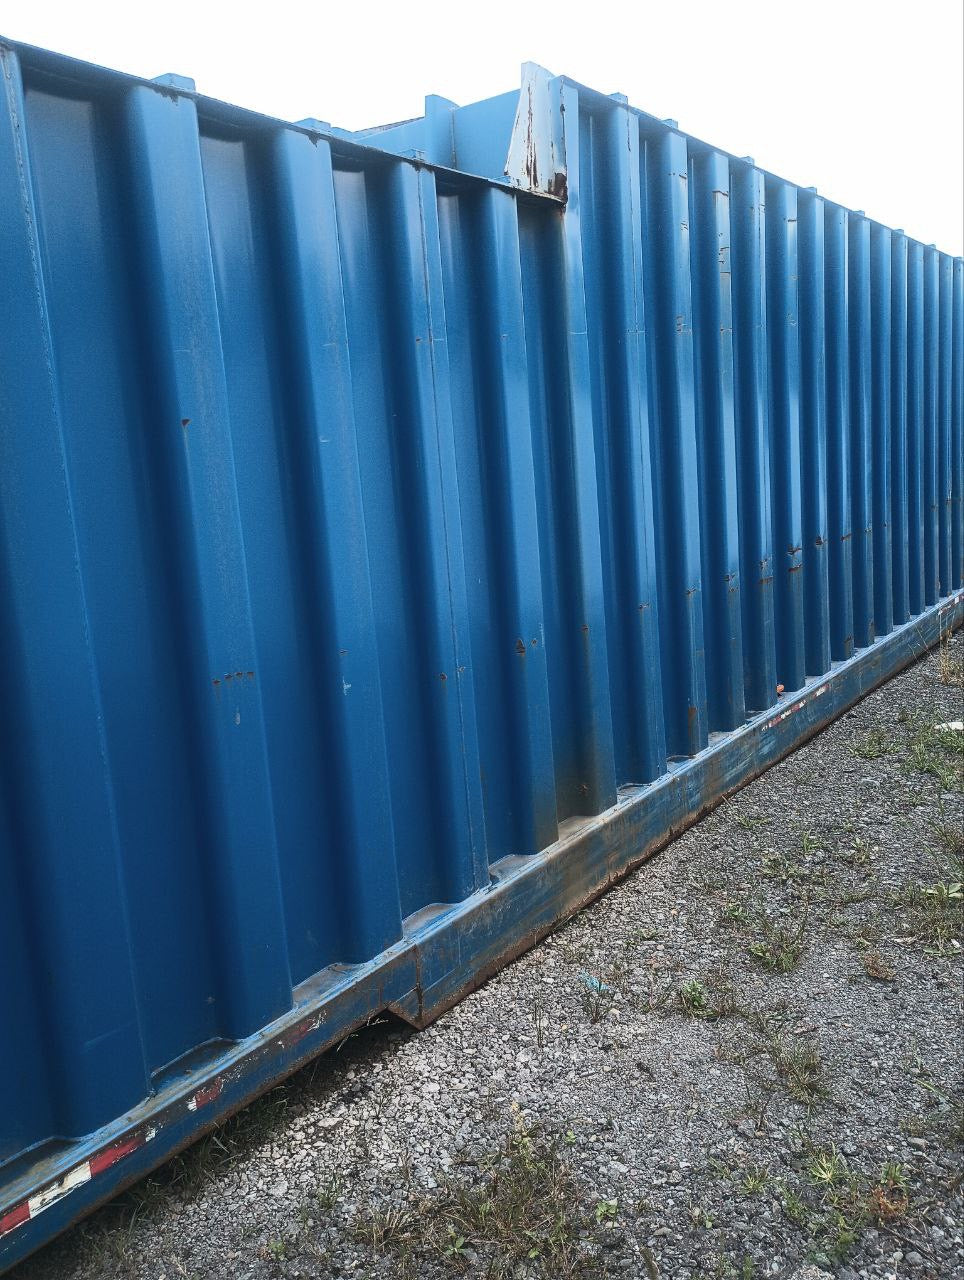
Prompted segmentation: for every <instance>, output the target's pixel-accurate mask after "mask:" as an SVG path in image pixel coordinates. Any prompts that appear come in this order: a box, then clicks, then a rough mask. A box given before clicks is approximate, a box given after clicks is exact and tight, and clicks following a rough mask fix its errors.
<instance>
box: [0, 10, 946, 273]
mask: <svg viewBox="0 0 964 1280" xmlns="http://www.w3.org/2000/svg"><path fill="white" fill-rule="evenodd" d="M0 33H2V34H3V35H5V36H8V37H10V38H12V39H15V40H22V41H26V42H27V43H30V44H38V45H42V46H44V47H46V48H49V49H55V50H57V51H58V52H61V53H69V54H72V55H73V56H76V57H80V58H85V59H87V60H89V61H91V62H99V63H102V64H103V65H106V66H109V67H115V68H117V69H119V70H123V71H130V72H133V73H135V74H138V75H143V76H154V75H158V74H159V73H161V72H164V71H176V72H179V73H180V74H182V75H188V76H193V77H194V79H195V80H196V81H197V86H198V90H199V91H200V92H202V93H206V94H209V95H211V96H212V97H217V98H223V99H225V100H227V101H229V102H234V103H238V104H239V105H241V106H245V107H251V108H253V109H255V110H258V111H264V112H267V113H268V114H270V115H275V116H279V117H281V118H282V119H288V120H298V119H301V118H303V117H305V116H315V117H318V118H320V119H322V120H330V121H331V122H332V123H333V124H336V125H341V126H343V127H344V128H347V129H359V128H363V127H364V126H366V125H371V124H382V123H385V122H387V121H390V120H400V119H404V118H406V117H408V116H413V115H421V113H422V100H423V97H424V95H425V94H426V93H438V94H441V95H442V96H443V97H446V98H452V99H454V100H455V101H456V102H458V103H467V102H473V101H476V100H477V99H479V98H485V97H490V96H492V95H493V94H495V93H500V92H502V91H504V90H506V89H511V88H514V87H517V86H518V83H519V68H520V65H521V63H522V62H525V61H533V62H539V63H541V64H542V65H543V66H545V67H548V68H549V69H550V70H551V71H553V72H554V73H556V74H565V75H568V76H571V77H573V78H574V79H577V80H581V81H583V82H584V83H586V84H589V85H591V86H592V87H593V88H596V89H599V90H601V91H603V92H605V93H610V92H613V91H615V90H618V91H620V92H622V93H625V94H627V95H628V97H629V100H630V102H631V103H632V104H633V105H634V106H637V107H641V108H643V109H644V110H646V111H650V112H652V113H653V114H654V115H658V116H672V117H674V118H675V119H677V120H679V122H680V127H681V128H682V129H684V130H685V131H686V132H688V133H692V134H696V135H697V136H698V137H701V138H704V139H706V140H707V141H708V142H712V143H714V144H716V145H717V146H720V147H722V148H724V149H725V150H728V151H731V152H734V153H736V154H737V155H752V156H754V157H755V159H756V161H757V163H758V164H760V165H763V166H764V167H765V168H768V169H772V170H774V171H775V172H777V173H779V174H781V175H782V176H784V177H786V178H790V179H792V180H793V181H795V182H798V183H800V184H801V185H803V186H816V187H818V188H819V189H820V191H821V193H822V194H824V195H826V196H828V197H830V198H831V199H833V200H837V201H839V202H840V203H842V204H846V205H850V206H851V207H852V208H860V209H864V210H865V211H866V212H867V213H868V214H869V215H870V216H871V217H874V218H877V219H878V220H880V221H881V222H884V223H887V224H888V225H890V226H893V227H903V228H904V230H905V231H907V233H908V234H909V235H912V236H914V237H916V238H917V239H920V240H923V241H924V243H925V244H930V243H931V242H935V243H936V244H937V245H938V247H939V248H941V249H943V250H945V251H947V252H950V253H955V254H960V253H961V252H962V251H964V159H962V157H964V101H962V95H964V89H962V81H964V4H962V0H913V2H912V3H911V2H909V0H904V3H895V2H894V0H794V2H793V3H787V2H786V0H729V2H728V0H718V2H717V3H712V2H711V0H682V2H679V0H678V2H677V3H673V0H660V3H658V4H657V3H651V0H635V2H634V3H627V4H616V3H612V2H611V0H583V3H581V4H567V3H565V2H564V0H560V2H558V3H555V4H549V3H546V2H545V0H513V2H512V3H506V2H505V0H474V3H472V4H459V3H456V2H455V0H450V2H449V3H437V2H436V0H431V2H425V3H417V2H416V0H408V2H407V3H406V2H405V0H394V2H393V3H384V2H383V0H364V2H363V3H358V2H357V0H356V2H355V3H351V2H350V0H341V2H340V3H337V4H325V3H324V2H323V0H316V2H315V3H303V2H302V3H298V2H296V0H260V2H259V3H257V4H251V3H249V4H247V5H246V4H245V3H244V0H235V2H234V3H230V4H229V3H211V2H208V3H206V2H205V0H164V3H162V4H158V3H151V4H138V3H136V2H134V0H127V2H126V3H120V2H119V0H81V2H80V3H78V0H0Z"/></svg>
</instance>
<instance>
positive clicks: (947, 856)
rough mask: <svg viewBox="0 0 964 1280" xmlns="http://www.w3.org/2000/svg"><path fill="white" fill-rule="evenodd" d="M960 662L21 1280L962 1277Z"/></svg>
mask: <svg viewBox="0 0 964 1280" xmlns="http://www.w3.org/2000/svg"><path fill="white" fill-rule="evenodd" d="M962 661H964V637H962V635H961V634H960V633H959V634H958V635H957V636H956V637H955V638H954V639H953V640H952V641H951V643H950V645H949V646H948V647H946V648H945V651H944V654H943V657H941V655H939V654H937V653H935V654H931V655H929V656H928V657H927V658H926V659H925V660H923V661H922V662H921V663H919V664H918V665H917V666H915V667H914V668H912V669H910V670H908V671H906V672H905V673H903V674H902V675H900V676H899V677H897V678H896V679H894V680H893V681H891V682H890V683H889V684H888V685H886V686H884V687H883V688H881V689H879V690H877V691H876V692H875V693H873V694H872V695H870V696H869V697H868V698H866V699H865V700H864V701H863V702H862V703H861V704H860V705H859V706H857V707H856V708H854V710H852V711H851V712H850V713H849V714H848V715H846V716H845V717H843V718H842V719H841V720H839V721H838V722H837V723H836V724H834V725H832V726H831V727H830V728H829V729H828V730H826V732H824V733H823V734H821V735H820V736H819V737H818V738H816V739H815V740H814V741H812V742H811V743H810V744H808V745H807V746H806V747H804V748H802V749H801V750H799V751H798V752H797V753H796V754H794V755H793V756H791V757H790V758H789V759H787V760H785V761H784V762H783V763H782V764H780V765H779V766H777V767H776V768H774V769H773V770H771V771H770V772H769V773H767V774H766V775H765V776H764V777H763V778H762V779H760V780H758V781H757V782H755V783H753V784H751V785H750V786H748V787H747V788H746V789H745V790H744V791H742V792H741V793H740V794H739V795H737V796H735V797H734V798H732V799H731V800H730V801H728V802H727V803H725V804H724V805H722V806H721V807H720V808H719V809H717V810H716V811H715V812H714V813H713V814H711V815H710V816H709V817H708V818H706V819H705V820H704V821H703V822H701V823H700V824H699V825H698V826H696V827H694V828H693V829H692V830H690V831H689V832H687V833H686V834H685V835H683V836H682V837H681V838H680V839H678V840H676V841H675V842H674V843H673V844H672V845H670V846H669V847H668V848H667V849H666V850H665V851H664V852H662V853H660V854H659V855H658V856H657V857H656V858H654V859H653V860H652V861H651V862H649V863H647V864H646V865H645V866H644V867H643V868H642V869H641V870H639V871H638V872H637V873H635V874H634V875H633V876H631V877H630V878H629V879H627V880H626V881H625V882H624V883H623V884H622V885H620V886H619V887H617V888H616V889H614V890H613V891H612V892H610V893H609V894H607V895H606V896H605V897H604V898H602V899H600V901H599V902H597V903H596V904H595V905H594V906H592V907H591V908H589V909H587V910H586V911H584V912H582V914H581V915H579V916H578V917H577V918H576V919H575V920H574V921H572V922H571V923H570V924H569V925H567V926H566V927H564V928H562V929H561V930H560V931H559V932H557V933H556V934H555V935H553V936H552V937H551V938H549V939H547V940H546V941H545V942H543V943H542V944H541V945H540V946H538V947H537V948H536V949H535V950H533V951H532V952H530V953H529V954H528V955H526V956H524V957H523V958H522V959H520V960H519V961H518V962H517V963H515V964H513V965H512V966H511V967H510V968H509V969H507V970H506V971H505V972H503V973H502V974H500V975H499V976H497V977H496V978H494V979H493V980H492V981H491V982H489V983H488V985H487V986H485V987H484V988H483V989H482V990H480V991H478V992H476V993H475V994H474V995H472V996H470V997H469V998H468V999H466V1000H465V1001H464V1002H463V1003H462V1004H461V1005H459V1006H458V1007H457V1008H456V1009H453V1010H452V1011H451V1012H450V1013H448V1014H446V1015H445V1016H444V1017H442V1018H441V1019H439V1021H438V1022H437V1023H435V1024H434V1025H433V1026H432V1027H431V1028H429V1029H428V1030H427V1031H424V1032H422V1033H421V1034H419V1035H414V1034H412V1033H411V1032H410V1031H408V1030H407V1029H405V1028H403V1027H401V1026H400V1025H398V1024H395V1023H392V1022H386V1023H384V1024H382V1025H380V1026H377V1027H372V1028H370V1029H368V1030H366V1031H365V1032H363V1033H361V1034H359V1035H357V1036H354V1037H352V1038H350V1039H349V1040H348V1041H347V1042H346V1043H345V1044H344V1045H343V1046H342V1047H341V1049H340V1050H339V1051H337V1052H333V1053H330V1054H328V1055H326V1056H325V1057H323V1058H322V1059H320V1060H318V1061H317V1062H316V1063H314V1064H313V1065H312V1066H311V1067H309V1068H307V1069H306V1070H304V1071H302V1072H301V1073H300V1074H299V1075H297V1076H295V1077H293V1078H292V1079H291V1080H290V1081H288V1082H287V1083H286V1084H285V1085H283V1086H281V1087H279V1088H277V1089H275V1090H273V1091H272V1092H271V1093H270V1094H268V1095H267V1096H266V1097H265V1098H263V1099H262V1100H261V1101H260V1102H258V1103H256V1104H255V1105H254V1106H253V1107H251V1108H249V1109H248V1110H247V1111H246V1112H245V1113H243V1115H241V1116H240V1117H237V1118H236V1119H235V1120H233V1121H231V1122H229V1123H228V1124H227V1125H226V1126H225V1127H224V1128H222V1129H221V1130H220V1131H219V1132H218V1133H217V1134H216V1135H214V1136H212V1137H210V1138H208V1139H206V1140H204V1141H202V1142H201V1143H200V1144H198V1145H197V1146H196V1147H195V1148H193V1149H192V1150H191V1151H190V1152H189V1153H187V1154H186V1155H185V1156H183V1157H181V1158H179V1159H177V1160H175V1161H173V1162H171V1163H170V1164H169V1165H168V1166H166V1167H165V1168H164V1169H163V1170H161V1171H160V1172H159V1173H158V1174H157V1175H155V1177H154V1178H153V1179H150V1180H148V1181H147V1182H145V1183H142V1184H141V1185H140V1186H139V1187H137V1188H135V1189H134V1190H133V1191H131V1192H129V1193H127V1194H126V1195H125V1196H123V1197H121V1198H120V1199H119V1200H118V1201H116V1202H114V1204H112V1205H110V1206H108V1207H107V1208H106V1209H104V1210H102V1211H100V1212H99V1213H98V1214H97V1215H95V1216H94V1217H92V1218H90V1219H89V1220H88V1221H87V1222H86V1223H84V1224H82V1225H81V1226H80V1227H78V1228H76V1229H74V1230H73V1231H71V1232H70V1233H68V1234H67V1235H65V1236H64V1237H62V1238H61V1239H60V1240H59V1241H57V1242H55V1243H54V1244H53V1245H52V1246H50V1247H48V1248H47V1249H46V1250H44V1251H43V1252H42V1253H40V1254H38V1255H36V1256H35V1257H34V1258H33V1259H30V1260H28V1262H27V1263H25V1264H24V1265H23V1266H22V1267H21V1269H20V1270H19V1271H18V1272H17V1273H16V1275H17V1280H54V1278H55V1277H56V1280H89V1278H91V1277H98V1280H99V1278H102V1277H103V1278H108V1280H113V1278H117V1280H119V1278H120V1277H124V1278H127V1277H137V1278H138V1280H173V1278H175V1277H191V1278H192V1280H194V1278H197V1280H213V1278H215V1277H216V1278H217V1280H221V1278H222V1277H226V1276H231V1277H237V1280H255V1278H257V1280H262V1278H264V1280H275V1278H276V1277H277V1278H278V1280H281V1278H282V1277H292V1278H294V1277H318V1278H319V1280H327V1278H329V1277H332V1278H333V1277H349V1276H351V1277H358V1278H360V1277H398V1278H399V1280H404V1278H405V1277H413V1278H414V1277H417V1278H423V1277H424V1278H426V1280H435V1278H436V1277H451V1276H457V1275H461V1274H466V1275H470V1276H489V1277H493V1278H495V1277H506V1278H508V1277H529V1276H531V1277H536V1276H539V1277H567V1276H590V1277H595V1276H618V1275H628V1276H634V1277H635V1276H642V1277H649V1278H650V1280H652V1278H654V1277H663V1278H666V1277H673V1278H674V1280H696V1277H705V1278H707V1280H710V1278H714V1280H715V1278H724V1277H735V1278H737V1280H759V1278H760V1277H773V1276H776V1277H791V1276H792V1277H795V1278H800V1280H802V1278H803V1277H804V1276H815V1277H820V1276H823V1275H824V1274H830V1275H833V1276H837V1277H840V1280H854V1277H857V1276H860V1277H867V1278H874V1280H884V1277H903V1276H909V1277H915V1278H918V1277H920V1278H921V1280H923V1278H925V1277H927V1278H934V1280H948V1278H949V1277H954V1276H958V1277H961V1276H964V1228H962V1190H961V1187H962V1164H961V1151H962V1146H961V1144H962V1137H964V1125H962V1115H961V1109H960V1098H961V1091H960V1080H961V1069H962V1062H964V1040H962V1036H961V1020H962V1019H961V1015H962V999H961V949H960V942H959V941H958V939H959V938H960V933H961V930H960V924H961V910H960V909H961V901H960V884H959V881H960V879H961V873H960V856H961V842H962V833H964V807H962V792H961V781H962V756H961V754H960V748H958V746H957V744H962V743H964V737H962V736H961V735H960V734H955V733H954V732H953V731H939V730H935V729H934V727H933V726H935V725H937V724H939V723H942V722H945V721H949V720H955V719H959V718H960V717H961V715H962V690H961V688H960V686H959V684H958V683H953V682H951V683H945V680H947V679H948V677H950V678H951V680H952V681H953V680H959V679H960V676H959V672H960V668H961V664H962ZM942 676H943V677H944V679H942ZM955 862H956V869H955Z"/></svg>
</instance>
